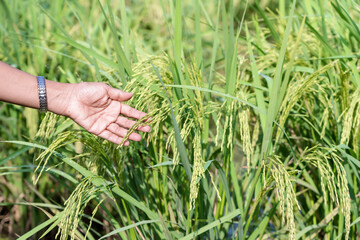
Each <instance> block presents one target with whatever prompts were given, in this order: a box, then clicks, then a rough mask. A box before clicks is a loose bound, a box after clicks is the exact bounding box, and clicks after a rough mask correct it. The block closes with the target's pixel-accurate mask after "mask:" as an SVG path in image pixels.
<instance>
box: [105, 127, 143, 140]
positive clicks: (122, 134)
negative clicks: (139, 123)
mask: <svg viewBox="0 0 360 240" xmlns="http://www.w3.org/2000/svg"><path fill="white" fill-rule="evenodd" d="M107 129H108V130H109V131H110V132H112V133H114V134H115V135H118V136H119V137H121V138H123V137H125V136H126V134H127V133H128V130H127V129H125V128H122V127H120V126H119V125H118V124H116V123H112V124H110V125H109V126H108V127H107ZM129 140H133V141H140V140H141V136H140V134H138V133H135V132H132V133H131V134H130V135H129Z"/></svg>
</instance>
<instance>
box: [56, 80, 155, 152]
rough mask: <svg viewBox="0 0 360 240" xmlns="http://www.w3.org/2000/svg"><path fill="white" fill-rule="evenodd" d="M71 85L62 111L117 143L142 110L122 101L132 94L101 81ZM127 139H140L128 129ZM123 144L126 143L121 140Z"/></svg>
mask: <svg viewBox="0 0 360 240" xmlns="http://www.w3.org/2000/svg"><path fill="white" fill-rule="evenodd" d="M71 85H72V88H71V90H70V94H68V96H69V97H68V98H67V99H66V101H65V102H64V112H63V115H66V116H68V117H70V118H71V119H73V120H74V121H75V122H76V123H78V124H79V125H80V126H82V127H83V128H85V129H86V130H87V131H89V132H90V133H93V134H95V135H97V136H99V137H101V138H104V139H106V140H109V141H110V142H113V143H116V144H120V143H121V141H122V139H123V137H124V136H125V135H126V134H127V132H128V129H130V128H131V127H132V126H133V125H134V124H135V123H136V121H133V120H131V119H129V118H133V119H141V118H143V117H144V116H145V115H146V113H144V112H141V111H139V110H136V109H134V108H132V107H130V106H128V105H126V104H124V103H123V102H124V101H128V100H129V99H130V98H131V97H132V96H133V94H132V93H127V92H123V91H121V90H118V89H115V88H112V87H110V86H108V85H106V84H105V83H93V82H92V83H90V82H86V83H78V84H71ZM137 130H138V131H142V132H149V131H150V127H149V126H141V127H139V128H138V129H137ZM128 139H129V140H133V141H140V140H141V136H140V134H138V133H135V132H133V133H131V134H130V135H129V138H128ZM124 145H125V146H127V145H129V141H125V142H124Z"/></svg>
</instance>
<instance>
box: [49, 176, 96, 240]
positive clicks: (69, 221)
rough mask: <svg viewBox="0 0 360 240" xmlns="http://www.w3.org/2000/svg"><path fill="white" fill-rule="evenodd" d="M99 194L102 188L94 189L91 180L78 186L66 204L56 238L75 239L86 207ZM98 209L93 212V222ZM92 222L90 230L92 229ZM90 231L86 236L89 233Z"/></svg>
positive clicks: (85, 180) (86, 180)
mask: <svg viewBox="0 0 360 240" xmlns="http://www.w3.org/2000/svg"><path fill="white" fill-rule="evenodd" d="M99 193H100V188H97V187H94V186H93V185H92V183H91V181H90V180H89V179H84V180H83V181H81V182H80V183H79V184H78V185H77V187H76V188H75V190H74V191H73V192H72V193H71V195H70V197H69V198H68V199H67V200H66V201H65V203H64V204H65V208H64V210H63V214H62V215H61V216H62V217H61V219H60V222H59V224H58V226H59V230H58V232H57V234H56V238H57V237H58V236H60V239H61V240H67V239H68V238H69V236H70V239H71V240H73V239H75V232H76V229H77V228H78V225H79V222H80V220H81V218H82V215H83V213H84V210H85V207H86V206H87V204H88V203H89V202H90V201H91V200H92V199H94V198H96V197H97V196H98V194H99ZM99 204H100V203H99ZM99 204H98V206H99ZM97 209H98V207H96V208H95V209H94V210H93V214H92V218H91V222H92V219H93V217H94V215H95V213H96V211H97ZM91 222H90V225H89V228H90V227H91ZM88 230H89V229H88ZM88 230H87V232H86V234H87V233H88Z"/></svg>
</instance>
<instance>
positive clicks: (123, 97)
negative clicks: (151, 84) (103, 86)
mask: <svg viewBox="0 0 360 240" xmlns="http://www.w3.org/2000/svg"><path fill="white" fill-rule="evenodd" d="M107 92H108V94H109V96H110V98H111V99H113V100H115V101H119V102H123V101H128V100H129V99H130V98H132V96H133V94H132V93H128V92H124V91H121V90H119V89H116V88H113V87H110V86H108V89H107Z"/></svg>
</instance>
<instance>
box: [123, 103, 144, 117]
mask: <svg viewBox="0 0 360 240" xmlns="http://www.w3.org/2000/svg"><path fill="white" fill-rule="evenodd" d="M120 113H121V114H122V115H124V116H126V117H131V118H135V119H140V118H142V117H145V116H146V113H144V112H142V111H139V110H136V109H135V108H132V107H130V106H129V105H126V104H124V103H122V104H121V110H120Z"/></svg>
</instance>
